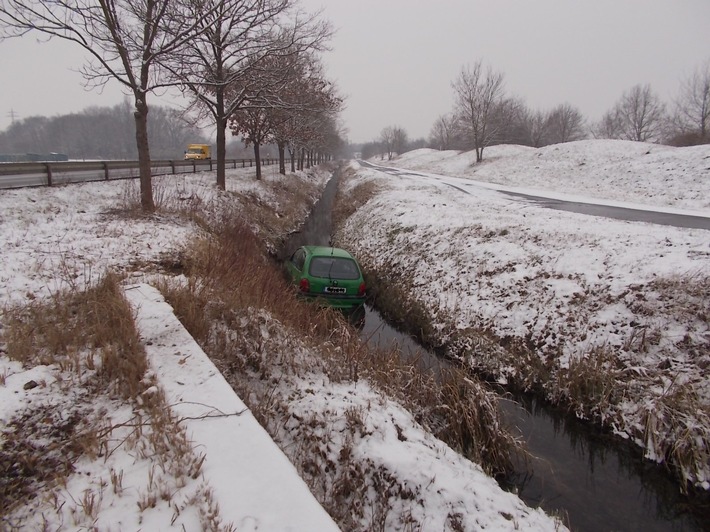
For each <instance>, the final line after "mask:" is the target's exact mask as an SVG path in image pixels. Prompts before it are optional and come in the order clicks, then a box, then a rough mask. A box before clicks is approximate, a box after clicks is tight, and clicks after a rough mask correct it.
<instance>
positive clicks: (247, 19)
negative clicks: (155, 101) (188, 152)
mask: <svg viewBox="0 0 710 532" xmlns="http://www.w3.org/2000/svg"><path fill="white" fill-rule="evenodd" d="M190 5H191V6H192V7H191V9H192V12H193V13H194V16H195V17H196V18H199V19H200V20H201V21H202V23H201V29H202V31H201V32H200V34H199V35H198V36H197V38H195V39H193V40H191V41H190V43H189V45H188V46H187V47H186V48H185V49H184V50H183V51H182V54H181V55H180V56H175V57H173V58H171V61H169V62H168V64H167V67H168V68H169V70H170V71H171V72H172V75H173V77H174V79H175V80H176V81H179V83H180V85H181V86H182V87H183V89H184V90H185V91H186V92H187V93H188V94H189V95H190V96H191V97H192V98H193V101H194V103H195V108H196V109H199V111H200V115H199V116H200V117H209V118H210V119H211V120H212V121H213V123H214V124H215V125H216V129H217V185H218V186H219V187H220V188H225V184H226V183H225V165H224V161H225V155H226V128H227V124H228V120H229V117H230V116H231V115H232V114H234V113H235V112H237V111H238V110H240V109H257V108H263V107H264V106H267V105H276V104H277V102H278V97H277V96H276V95H277V94H279V91H280V89H282V88H283V87H284V86H285V85H286V83H287V82H288V81H289V79H290V78H291V77H292V76H293V71H292V70H291V69H290V68H289V65H290V63H289V62H288V61H285V62H284V61H282V62H280V63H279V62H278V59H279V58H284V57H289V56H292V55H297V54H300V53H303V52H304V51H306V50H317V49H320V48H321V47H322V46H324V43H325V42H326V41H327V39H328V38H329V37H330V35H331V33H332V32H331V29H330V26H329V24H328V23H327V22H324V21H321V20H320V19H319V18H318V14H314V15H308V14H305V13H303V12H301V11H298V10H297V9H296V7H297V0H202V1H200V2H192V3H191V4H190ZM271 58H275V60H274V61H269V59H271ZM276 63H278V64H279V65H280V66H281V67H282V68H274V65H275V64H276ZM268 99H270V100H271V101H270V102H267V100H268Z"/></svg>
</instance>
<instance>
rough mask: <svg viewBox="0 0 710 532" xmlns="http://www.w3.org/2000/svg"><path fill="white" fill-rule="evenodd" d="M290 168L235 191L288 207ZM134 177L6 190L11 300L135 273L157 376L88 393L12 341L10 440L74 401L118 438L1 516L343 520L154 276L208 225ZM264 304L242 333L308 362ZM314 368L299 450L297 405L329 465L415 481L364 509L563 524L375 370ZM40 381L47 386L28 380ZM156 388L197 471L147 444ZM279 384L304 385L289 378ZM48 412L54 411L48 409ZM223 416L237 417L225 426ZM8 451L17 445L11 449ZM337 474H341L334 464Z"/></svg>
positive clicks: (211, 197)
mask: <svg viewBox="0 0 710 532" xmlns="http://www.w3.org/2000/svg"><path fill="white" fill-rule="evenodd" d="M327 177H328V176H327V175H324V174H318V173H316V174H311V175H305V174H299V175H298V176H287V177H286V179H289V180H295V179H298V180H300V181H299V183H300V184H301V185H306V184H307V185H309V186H312V185H314V184H315V185H317V186H319V187H320V186H322V185H323V183H324V181H325V179H326V178H327ZM213 179H214V176H213V175H209V174H197V175H194V176H193V175H186V176H181V177H177V178H175V177H168V178H161V179H156V180H155V185H156V187H157V188H158V190H160V191H161V195H160V196H161V200H162V201H163V202H165V203H170V202H174V204H176V205H182V206H183V207H184V208H185V209H187V210H188V212H189V210H190V209H193V208H194V209H197V208H206V210H208V211H209V210H210V209H212V208H214V209H216V208H217V207H219V206H220V205H223V204H224V202H232V201H234V199H235V196H230V195H229V194H221V193H219V192H218V191H217V190H216V189H215V187H214V186H213ZM279 179H281V178H280V177H279V176H278V175H266V176H265V179H264V182H262V183H257V182H256V181H254V178H253V175H251V174H250V173H248V172H231V173H230V174H229V177H228V189H229V190H230V192H232V193H234V194H235V195H236V196H239V197H248V203H249V204H250V205H251V206H252V207H253V208H256V209H261V211H262V212H261V214H262V215H263V216H264V217H266V218H268V216H277V217H278V218H279V219H283V218H284V217H283V216H281V207H282V206H281V205H279V202H278V201H277V200H276V199H275V198H274V197H273V196H272V194H270V192H269V185H274V184H275V185H276V186H280V187H283V183H279V182H278V181H279ZM131 186H132V185H131V184H130V183H117V182H106V183H90V184H77V185H69V186H64V187H56V188H38V189H27V190H14V191H4V192H0V213H2V214H0V228H1V229H2V231H0V250H2V251H0V259H1V262H0V264H2V269H1V270H0V300H1V301H2V303H3V305H4V306H5V305H9V304H22V303H23V302H28V301H33V300H34V301H40V300H42V299H45V298H50V297H51V296H52V295H57V294H59V292H60V290H63V289H65V288H74V289H78V290H82V289H84V288H86V287H88V286H91V285H93V284H94V283H96V281H97V280H98V279H99V278H100V277H102V276H103V275H104V274H105V273H106V272H107V271H118V272H121V273H126V274H127V275H128V282H127V284H128V285H129V287H131V288H129V289H128V297H129V298H130V300H131V302H132V303H133V304H134V308H135V309H136V313H137V321H138V325H139V328H140V334H141V337H142V341H143V343H144V345H145V348H146V352H147V354H148V357H149V362H150V365H151V370H150V371H149V372H148V373H147V374H146V376H145V379H146V380H147V381H149V382H150V383H153V382H155V387H153V386H149V387H148V388H147V389H146V391H145V393H144V396H141V397H140V399H139V400H137V401H136V402H135V404H134V403H130V404H122V403H120V401H118V400H116V398H102V399H101V401H100V404H83V403H82V402H81V400H84V396H82V395H80V394H74V389H73V387H72V386H66V384H67V383H71V382H72V379H71V378H68V377H67V375H66V373H65V371H66V369H65V368H61V367H59V366H58V365H56V364H53V365H47V366H36V367H22V366H21V364H19V363H18V362H16V361H13V360H11V358H10V355H12V353H10V352H9V350H8V346H7V345H5V344H2V345H0V428H1V429H2V432H3V435H2V439H1V440H0V442H3V443H4V442H5V441H7V439H6V437H7V434H6V431H8V430H10V428H11V426H12V427H15V426H16V425H15V424H13V422H14V421H17V420H20V421H21V420H22V416H23V415H24V414H26V413H27V412H29V411H36V410H37V409H39V410H40V411H42V412H45V411H46V412H49V411H51V412H53V415H54V416H56V418H57V419H58V420H60V421H63V420H65V419H66V418H67V417H68V416H69V415H72V416H73V415H74V414H75V412H81V413H82V414H85V413H86V412H99V413H101V415H103V417H104V418H105V423H107V424H108V428H110V431H109V432H110V438H111V440H110V452H108V453H102V454H101V455H99V456H84V457H81V459H80V460H78V461H77V462H76V464H75V469H74V471H73V473H72V474H70V475H69V476H68V477H67V480H66V483H59V484H53V483H51V482H47V483H45V482H43V481H41V479H38V480H37V482H36V483H35V484H33V485H32V489H33V494H34V496H33V497H31V498H28V500H27V501H26V504H25V505H24V506H21V507H19V508H14V509H13V510H12V511H11V512H8V513H7V514H4V515H2V521H0V522H2V527H3V528H4V527H5V526H6V525H7V527H8V528H10V529H12V527H18V528H23V527H25V528H30V529H32V528H42V527H45V528H51V529H56V530H80V529H87V528H91V527H94V526H97V527H103V526H105V527H106V528H110V529H112V530H136V529H138V528H140V527H143V528H144V529H150V530H170V529H175V530H181V529H186V530H199V529H207V528H208V526H207V525H214V527H215V528H218V527H217V525H219V527H221V528H220V529H225V530H229V529H230V527H231V529H234V528H237V529H240V530H242V529H244V530H256V529H262V530H263V529H269V530H274V529H276V530H324V529H325V530H327V529H331V528H332V526H333V525H332V521H331V520H330V518H329V517H328V516H327V515H325V514H324V512H323V510H322V508H320V507H318V506H317V505H314V500H313V498H312V496H311V494H310V493H308V491H307V489H306V488H305V484H303V483H302V482H301V481H300V479H299V478H297V477H294V469H293V467H292V466H291V465H290V464H289V463H287V462H286V461H285V458H284V456H283V455H282V454H280V451H278V450H276V449H275V448H274V446H273V445H272V444H269V442H265V441H264V432H263V430H262V429H261V427H257V426H255V425H254V424H253V423H252V422H251V419H252V418H251V413H250V412H244V413H243V414H241V415H239V414H240V413H241V412H243V408H242V402H241V400H240V399H239V398H238V397H236V396H235V395H234V394H233V393H231V391H230V390H227V389H226V388H225V387H224V382H223V380H222V379H221V376H220V375H217V374H216V373H215V371H216V369H215V368H214V366H212V365H211V363H210V361H209V360H207V359H206V357H205V354H204V353H203V352H202V350H201V349H199V347H197V346H196V344H195V343H194V341H192V339H191V338H190V337H189V335H187V333H186V332H185V331H184V329H182V328H181V326H180V325H179V324H178V322H177V321H176V319H175V317H174V315H173V314H172V312H171V309H170V307H169V306H168V305H167V304H166V303H165V302H164V301H163V300H162V297H161V296H159V295H158V294H156V293H155V291H154V290H153V289H152V288H149V287H147V286H146V285H144V284H141V283H144V282H146V281H149V280H151V279H152V278H153V276H154V275H156V271H157V272H160V271H161V270H162V266H163V265H165V266H167V267H169V266H170V265H171V264H172V263H173V262H174V258H175V256H176V255H177V253H178V252H179V251H180V249H181V247H182V245H183V244H184V243H185V241H186V240H187V239H190V238H191V237H192V236H194V235H195V234H198V233H199V231H200V230H199V228H198V227H196V226H195V225H193V224H192V223H189V222H186V221H185V218H184V217H181V216H179V215H178V214H175V213H173V214H167V213H163V214H159V215H156V216H153V217H150V218H144V217H141V216H133V215H130V213H127V212H126V198H129V197H135V196H136V190H135V189H131V188H130V187H131ZM126 187H128V189H127V188H126ZM301 188H306V187H305V186H303V187H301ZM181 208H182V207H181ZM305 211H306V209H304V213H305ZM136 285H137V286H138V288H137V287H136ZM252 310H253V312H251V313H250V314H245V315H244V316H242V317H241V319H240V320H239V323H240V324H241V326H243V328H244V331H243V332H245V334H244V335H242V336H246V333H247V332H251V333H254V334H255V340H254V341H255V342H258V344H259V349H258V355H259V356H260V357H263V359H264V360H268V361H273V360H277V359H287V360H288V359H292V358H297V357H307V356H308V357H310V358H308V359H307V360H308V362H312V361H313V360H317V357H318V353H310V354H309V353H307V352H305V350H304V348H303V346H302V345H301V344H300V343H299V342H298V338H297V335H295V333H294V331H292V330H286V329H285V328H284V327H282V326H281V325H280V324H279V323H277V322H276V320H274V319H272V318H271V317H270V316H269V315H268V313H266V312H260V311H259V310H258V309H252ZM0 330H1V329H0ZM256 351H257V349H255V352H256ZM308 367H309V368H311V369H312V370H313V371H312V373H311V374H310V376H309V380H308V381H303V382H301V381H298V380H297V377H296V376H294V375H290V374H289V375H286V376H285V378H284V380H287V378H288V379H291V381H292V382H291V384H293V386H294V387H295V388H296V389H297V392H298V393H296V391H294V392H293V395H289V396H288V399H289V401H290V405H289V407H290V408H291V409H292V411H293V412H294V413H295V414H296V416H293V417H292V418H289V425H288V426H287V427H281V429H282V430H284V431H285V434H284V435H283V439H284V441H286V438H288V437H289V435H291V438H292V440H291V441H290V449H289V450H291V451H292V450H293V449H297V448H298V446H299V445H302V444H303V441H299V440H298V438H297V437H298V434H299V430H298V419H299V418H300V419H303V420H306V421H312V420H317V421H318V422H319V423H321V422H322V423H324V425H323V427H324V429H323V432H322V435H321V436H322V442H321V443H322V445H323V457H324V461H325V462H326V464H327V465H328V467H340V464H341V463H345V464H346V465H353V466H354V467H358V464H359V463H361V462H362V463H365V462H367V464H369V465H368V467H370V466H373V467H376V468H378V470H379V471H382V472H383V475H387V476H388V478H389V479H390V480H393V481H394V482H396V483H397V484H398V485H404V486H406V488H407V490H406V491H405V493H403V495H402V498H401V499H402V501H405V502H403V503H402V505H401V507H398V508H396V509H394V510H395V511H392V512H390V513H388V512H389V508H387V507H381V506H380V507H378V508H380V509H381V510H382V511H383V515H380V516H375V515H369V513H370V511H371V508H369V507H368V508H363V509H361V510H362V512H363V513H364V514H365V516H366V519H364V523H368V522H370V520H374V519H375V518H377V519H380V520H381V521H379V522H382V523H387V525H388V528H389V529H407V527H408V526H412V523H413V522H415V521H416V522H421V523H423V526H426V527H427V528H430V527H431V528H434V529H443V528H444V527H445V526H447V525H448V526H450V527H452V528H453V527H459V528H463V529H474V528H483V527H486V528H491V529H496V530H520V529H523V530H525V529H527V530H561V529H564V527H563V526H561V525H560V524H559V523H558V522H557V521H555V520H553V519H552V518H550V517H548V516H547V515H545V514H544V513H543V512H542V511H541V510H536V509H530V508H528V507H527V506H526V505H525V504H523V503H522V502H521V501H520V499H518V498H517V497H515V496H514V495H512V494H510V493H506V492H504V491H503V490H501V489H500V488H499V487H498V485H497V484H496V483H495V482H494V481H493V480H492V479H491V478H489V477H487V476H485V475H484V474H483V472H482V470H481V468H480V467H478V466H477V465H475V464H472V463H470V462H468V461H466V460H464V459H463V458H462V457H460V456H459V455H457V454H456V453H455V452H453V451H452V450H451V449H450V448H448V447H447V446H445V445H443V444H442V442H441V441H439V440H436V439H435V438H433V437H432V436H431V434H428V433H426V432H425V431H423V430H422V429H421V427H420V426H419V425H418V424H417V423H416V422H415V421H414V419H413V418H412V416H411V414H410V413H408V412H407V411H406V410H404V409H403V408H402V407H401V406H399V405H398V404H396V403H395V402H393V401H391V400H389V399H388V398H387V397H386V396H384V395H383V394H381V393H380V392H377V391H376V390H374V389H373V388H372V387H371V386H369V385H368V383H367V382H366V381H364V380H362V379H361V380H360V381H358V382H357V383H350V384H345V383H337V384H334V383H330V382H328V379H327V378H325V377H324V376H323V375H321V374H319V373H318V372H317V367H318V364H317V363H310V364H308ZM81 370H82V375H90V374H91V373H92V372H93V371H94V370H93V369H92V368H89V367H87V368H81ZM31 381H32V382H34V385H33V386H26V385H27V384H28V383H30V382H31ZM158 390H160V391H161V393H163V394H164V395H165V400H166V401H167V402H168V404H172V405H174V406H173V407H172V409H171V410H172V411H173V413H174V416H175V418H176V420H177V422H176V427H177V428H181V427H182V428H184V430H185V433H186V434H187V437H188V438H189V439H190V440H191V444H192V445H193V449H192V450H191V451H190V452H187V451H185V450H184V449H182V451H181V452H182V453H184V454H187V455H191V454H193V455H194V456H188V457H187V458H186V459H187V460H188V461H189V464H190V470H189V472H190V474H183V473H179V474H176V473H175V472H174V471H172V469H171V468H170V467H166V464H164V463H160V462H159V461H158V460H157V459H156V460H155V461H154V462H151V457H150V456H148V455H146V454H145V453H139V452H138V451H136V448H138V444H136V443H135V442H134V438H141V437H146V438H147V437H151V436H152V435H153V434H154V432H153V431H151V429H150V427H143V428H142V429H141V430H138V431H134V430H133V427H134V425H137V426H139V427H140V426H141V423H136V419H137V418H138V419H145V418H144V417H140V416H143V415H144V413H143V411H142V403H143V402H149V401H150V397H149V395H151V394H155V393H157V392H158ZM284 390H285V391H284ZM277 392H279V390H274V393H277ZM280 393H289V394H290V393H291V392H290V391H289V390H288V389H282V390H280ZM223 394H227V395H223ZM96 402H97V403H98V402H99V401H96ZM197 403H199V404H197ZM77 408H78V409H79V410H76V409H77ZM353 416H357V417H358V418H359V422H361V423H362V428H363V430H362V436H361V437H360V438H359V439H358V440H357V441H345V440H346V438H345V435H344V434H343V433H342V431H341V429H342V424H343V423H346V421H347V422H352V421H353V419H354V417H353ZM50 417H51V416H49V415H48V414H47V415H44V416H42V419H45V418H47V419H49V418H50ZM191 418H200V419H191ZM248 420H249V421H248ZM247 421H248V422H247ZM223 426H224V427H228V430H229V431H230V432H226V431H225V430H226V429H225V430H222V427H223ZM134 432H139V433H141V434H134ZM177 432H179V431H177V430H176V433H175V434H174V437H175V438H176V439H177V437H178V434H177ZM180 438H182V436H180ZM167 439H169V440H170V439H172V438H167ZM27 443H28V444H30V443H31V444H32V445H36V446H37V448H38V449H40V450H42V449H44V447H42V446H44V445H46V442H45V441H43V440H41V439H37V440H36V441H35V439H33V435H32V434H29V435H27ZM128 443H130V445H129V444H128ZM29 446H30V445H28V447H29ZM342 449H345V450H347V451H349V452H350V451H351V452H352V453H353V454H352V457H351V458H350V459H349V460H346V457H345V456H344V454H341V452H340V451H341V450H342ZM5 451H8V452H9V450H8V449H4V448H3V450H2V452H5ZM171 452H172V451H171ZM201 456H204V461H203V462H201ZM196 472H197V473H199V474H197V473H196ZM345 473H348V472H347V471H346V472H345ZM395 477H396V478H395ZM328 482H330V479H329V478H324V479H323V483H328ZM362 488H364V490H365V491H366V492H367V493H366V495H367V497H368V498H369V499H371V500H373V501H374V502H375V503H377V502H378V500H380V501H381V499H382V497H381V496H380V494H378V493H376V492H374V491H372V492H371V493H370V486H368V485H365V486H362ZM275 498H276V499H277V501H276V502H273V501H274V499H275ZM407 501H410V502H407ZM407 519H410V520H409V521H407ZM356 524H359V525H360V527H361V528H362V529H364V528H365V526H366V525H365V524H362V523H360V522H359V521H356Z"/></svg>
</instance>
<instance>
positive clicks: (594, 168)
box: [383, 140, 710, 215]
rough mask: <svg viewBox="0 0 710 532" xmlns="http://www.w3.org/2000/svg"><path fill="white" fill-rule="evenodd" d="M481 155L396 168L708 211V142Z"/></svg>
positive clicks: (620, 143) (580, 144)
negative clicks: (479, 162) (480, 156)
mask: <svg viewBox="0 0 710 532" xmlns="http://www.w3.org/2000/svg"><path fill="white" fill-rule="evenodd" d="M483 158H484V160H483V162H482V163H481V164H475V161H476V154H475V152H463V153H462V152H457V151H436V150H430V149H422V150H414V151H412V152H408V153H405V154H403V155H402V156H401V157H399V158H397V159H396V161H395V163H396V164H395V166H398V167H401V168H409V169H415V170H425V171H428V172H432V173H438V174H443V175H447V176H461V177H466V178H469V179H473V180H478V181H482V182H486V183H495V184H498V185H502V186H503V187H497V188H502V189H505V188H506V186H509V187H524V188H525V189H528V192H530V193H532V194H535V193H540V192H541V191H544V192H545V193H546V194H547V195H549V196H550V197H560V194H562V195H575V196H582V197H585V198H586V199H587V200H591V201H592V202H599V200H609V202H610V204H616V203H618V202H630V203H634V204H645V205H647V206H650V207H675V208H678V209H683V210H686V211H698V212H701V213H702V212H704V213H705V214H706V215H708V212H710V195H708V186H710V185H709V184H708V179H710V149H709V148H708V146H707V145H703V146H693V147H687V148H674V147H670V146H661V145H657V144H648V143H644V142H630V141H625V140H595V141H577V142H568V143H565V144H554V145H551V146H546V147H544V148H530V147H527V146H507V145H506V146H492V147H490V148H486V149H485V150H484V151H483ZM391 162H392V161H390V163H391ZM383 164H389V163H387V162H383ZM609 202H607V203H609Z"/></svg>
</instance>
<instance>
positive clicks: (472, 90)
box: [361, 60, 710, 162]
mask: <svg viewBox="0 0 710 532" xmlns="http://www.w3.org/2000/svg"><path fill="white" fill-rule="evenodd" d="M451 86H452V89H453V91H454V108H453V110H452V111H451V112H450V113H447V114H444V115H441V116H439V117H438V118H437V119H436V121H435V122H434V124H433V126H432V128H431V131H430V135H429V139H428V142H427V146H428V147H430V148H434V149H437V150H466V151H469V150H471V151H473V150H475V151H476V160H477V161H478V162H480V161H482V160H483V154H484V150H485V148H487V147H488V146H493V145H496V144H519V145H524V146H533V147H542V146H547V145H550V144H558V143H562V142H571V141H575V140H582V139H585V138H590V137H591V138H607V139H624V140H632V141H640V142H656V143H665V144H670V145H674V146H687V145H695V144H707V143H710V131H709V130H708V128H709V126H710V60H707V61H706V62H705V63H704V64H702V65H701V66H699V67H697V68H696V70H695V71H694V72H693V74H692V75H691V76H690V77H688V78H687V79H686V80H684V81H683V82H682V83H681V86H680V90H679V92H678V95H677V97H676V98H675V99H674V100H673V102H672V103H671V104H670V105H666V104H665V103H664V102H662V101H661V99H660V98H659V97H658V95H657V94H655V93H654V92H653V90H652V88H651V86H650V85H648V84H646V85H642V84H639V85H636V86H634V87H632V88H630V89H629V90H628V91H626V92H624V93H623V94H622V96H621V98H620V99H619V100H618V101H617V102H616V103H615V104H614V106H613V107H612V108H611V109H610V110H609V111H607V112H606V113H605V114H604V116H603V117H602V118H601V120H600V121H599V122H596V123H589V122H588V121H587V119H586V118H585V117H584V116H583V115H582V113H581V112H580V111H579V109H577V108H576V107H574V106H573V105H570V104H569V103H564V104H560V105H557V106H556V107H553V108H552V109H549V110H538V109H535V110H533V109H530V108H528V106H527V105H526V104H525V102H524V101H523V100H522V99H520V98H517V97H514V96H509V95H508V94H507V93H506V90H505V83H504V75H503V74H502V73H501V72H498V71H496V70H494V69H493V68H491V67H490V66H487V67H486V66H485V65H484V64H483V63H482V61H478V62H476V63H475V64H473V65H467V66H465V67H463V68H462V69H461V72H460V74H459V76H458V77H457V78H456V79H455V80H454V81H453V82H452V84H451ZM419 147H422V146H421V142H417V143H414V144H411V143H408V142H407V134H406V132H405V131H404V130H403V129H402V128H401V127H399V126H387V127H385V128H384V129H383V130H382V132H381V133H380V137H379V138H378V139H377V140H375V141H373V142H369V143H366V144H364V145H363V146H362V151H361V153H362V157H363V158H370V157H374V156H378V155H379V156H381V157H382V158H385V157H387V158H388V159H391V158H392V157H393V156H394V155H396V154H400V153H403V152H405V151H408V150H411V149H416V148H419Z"/></svg>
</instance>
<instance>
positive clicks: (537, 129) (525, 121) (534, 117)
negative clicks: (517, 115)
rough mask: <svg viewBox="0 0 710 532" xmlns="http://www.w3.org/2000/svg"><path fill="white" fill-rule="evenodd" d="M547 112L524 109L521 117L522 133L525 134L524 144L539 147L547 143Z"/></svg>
mask: <svg viewBox="0 0 710 532" xmlns="http://www.w3.org/2000/svg"><path fill="white" fill-rule="evenodd" d="M547 117H548V114H546V113H545V112H543V111H541V110H539V109H538V110H536V111H531V110H529V109H525V111H524V113H523V115H522V117H521V119H522V127H523V133H524V135H525V143H524V144H525V145H529V146H533V147H535V148H540V147H542V146H545V145H546V144H547V139H548V136H549V135H548V132H547V127H548V125H549V124H548V121H547Z"/></svg>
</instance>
